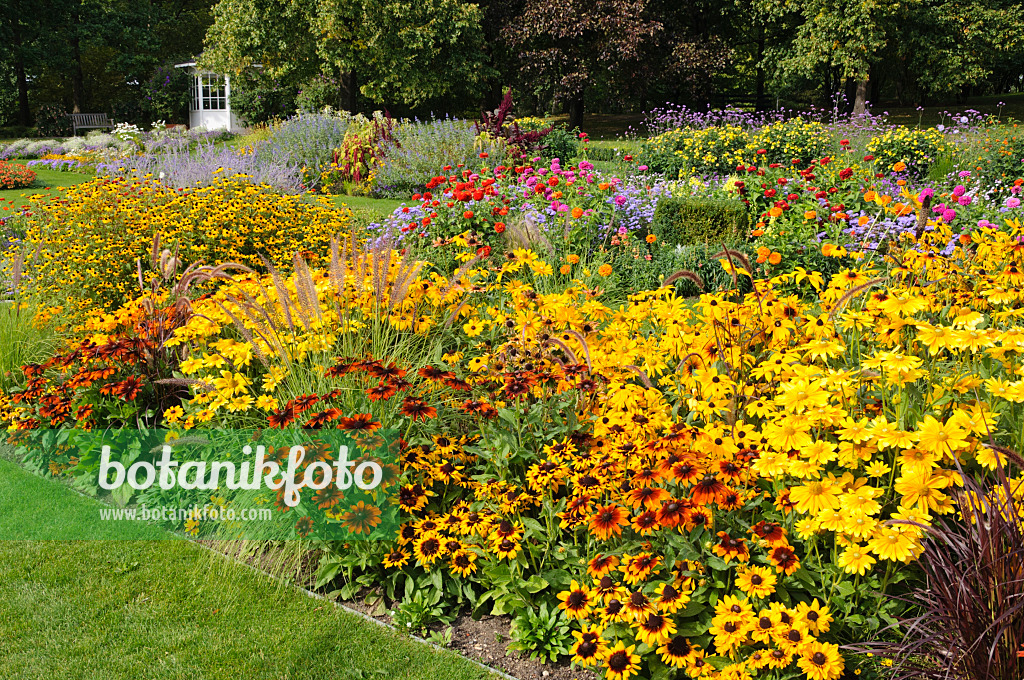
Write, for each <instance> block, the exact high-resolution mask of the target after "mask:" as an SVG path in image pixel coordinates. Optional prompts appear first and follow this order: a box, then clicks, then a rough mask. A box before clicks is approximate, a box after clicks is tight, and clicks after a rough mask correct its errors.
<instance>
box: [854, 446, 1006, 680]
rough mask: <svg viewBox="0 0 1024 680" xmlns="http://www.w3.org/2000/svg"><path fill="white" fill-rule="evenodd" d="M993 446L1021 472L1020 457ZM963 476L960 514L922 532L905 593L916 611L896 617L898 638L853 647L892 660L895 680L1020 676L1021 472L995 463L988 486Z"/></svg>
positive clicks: (984, 679) (983, 679)
mask: <svg viewBox="0 0 1024 680" xmlns="http://www.w3.org/2000/svg"><path fill="white" fill-rule="evenodd" d="M992 448H994V449H996V450H997V451H998V452H999V453H1000V454H1002V455H1003V456H1004V457H1005V459H1006V460H1007V464H1008V465H1010V466H1013V467H1016V468H1017V469H1018V471H1019V470H1021V469H1024V460H1022V459H1021V456H1020V455H1019V454H1017V453H1015V452H1013V451H1010V450H1008V449H1005V448H1003V447H997V446H992ZM961 474H963V472H961ZM963 478H964V488H963V490H962V491H961V492H960V494H959V498H958V505H959V508H960V518H959V519H949V520H946V521H944V522H941V523H936V524H935V526H933V527H930V528H928V531H927V537H926V539H925V541H924V544H923V547H924V552H923V553H922V555H921V557H920V566H921V568H922V569H923V571H924V575H925V578H926V581H925V585H924V586H921V587H919V588H918V589H917V590H916V591H914V592H912V593H911V594H910V595H909V596H908V597H907V598H906V600H907V601H908V602H909V603H911V604H913V605H915V606H916V607H918V611H919V615H917V616H915V617H913V618H907V619H904V620H903V621H901V622H900V625H899V629H900V631H902V632H903V633H904V637H903V639H902V640H901V641H899V642H895V643H888V642H879V643H874V644H870V645H867V646H865V647H861V648H858V649H857V650H856V651H861V652H874V653H876V654H880V655H881V656H883V657H887V658H889V659H891V660H892V661H893V663H894V671H895V672H894V674H893V676H892V677H893V678H894V680H901V679H903V678H935V679H939V678H941V679H943V680H1020V679H1021V678H1024V654H1022V650H1024V476H1021V477H1017V478H1016V479H1013V478H1011V477H1009V476H1008V475H1007V469H1006V468H1005V467H1003V466H1000V467H999V469H998V471H997V475H996V477H995V479H992V480H991V481H989V482H987V483H985V484H982V483H979V482H978V481H977V480H975V479H974V478H972V477H971V476H969V475H967V474H963ZM900 631H897V632H900Z"/></svg>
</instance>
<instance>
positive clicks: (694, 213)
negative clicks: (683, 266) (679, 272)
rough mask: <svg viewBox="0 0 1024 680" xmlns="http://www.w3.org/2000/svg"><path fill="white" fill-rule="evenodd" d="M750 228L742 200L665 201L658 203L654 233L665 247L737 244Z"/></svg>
mask: <svg viewBox="0 0 1024 680" xmlns="http://www.w3.org/2000/svg"><path fill="white" fill-rule="evenodd" d="M749 226H750V215H749V213H748V212H747V207H746V206H745V205H744V204H743V203H740V202H739V201H731V200H726V199H706V198H663V199H661V200H660V201H658V207H657V208H656V209H655V211H654V219H653V221H652V222H651V231H652V232H653V233H654V235H655V236H657V237H658V240H659V241H660V242H661V243H662V244H664V245H684V246H688V245H693V244H696V243H712V244H722V243H737V242H739V241H743V240H745V239H746V234H747V229H748V227H749Z"/></svg>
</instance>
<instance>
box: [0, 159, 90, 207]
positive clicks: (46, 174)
mask: <svg viewBox="0 0 1024 680" xmlns="http://www.w3.org/2000/svg"><path fill="white" fill-rule="evenodd" d="M13 162H15V163H18V162H19V161H13ZM32 169H33V170H35V171H36V181H35V183H34V184H33V185H32V186H31V187H29V188H28V189H4V190H3V191H0V217H6V216H7V215H9V214H11V211H12V210H14V211H18V210H21V208H23V207H24V206H26V205H28V204H29V202H28V197H29V196H34V195H36V194H46V195H51V194H54V193H56V192H55V191H54V189H57V188H59V187H70V186H74V185H75V184H81V183H82V182H86V181H88V180H90V179H92V178H93V177H95V175H89V174H83V173H80V172H57V171H56V170H49V169H47V168H40V167H39V166H38V165H37V166H33V168H32Z"/></svg>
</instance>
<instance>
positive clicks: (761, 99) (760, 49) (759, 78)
mask: <svg viewBox="0 0 1024 680" xmlns="http://www.w3.org/2000/svg"><path fill="white" fill-rule="evenodd" d="M763 59H764V25H761V26H760V27H759V28H758V29H757V71H756V74H755V76H754V77H755V79H756V80H755V85H754V89H755V94H754V97H755V98H754V109H755V110H756V111H764V110H765V109H767V108H768V106H767V102H766V101H765V96H764V67H763V66H762V65H761V62H762V60H763Z"/></svg>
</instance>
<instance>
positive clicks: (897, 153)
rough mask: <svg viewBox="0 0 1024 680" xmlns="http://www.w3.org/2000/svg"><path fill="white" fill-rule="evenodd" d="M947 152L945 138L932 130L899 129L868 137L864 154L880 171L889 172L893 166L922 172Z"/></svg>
mask: <svg viewBox="0 0 1024 680" xmlns="http://www.w3.org/2000/svg"><path fill="white" fill-rule="evenodd" d="M949 148H950V145H949V143H947V141H946V137H945V135H943V134H942V133H941V132H939V131H938V130H936V129H935V128H909V127H903V126H899V127H893V128H889V129H887V130H886V131H885V132H883V133H882V134H881V135H878V136H875V137H872V138H871V141H869V142H868V145H867V152H868V154H869V155H872V156H874V157H875V161H876V163H878V164H879V166H881V167H883V168H890V167H892V166H893V164H895V163H897V162H903V163H906V164H907V165H910V166H916V167H918V168H923V167H927V166H928V164H929V163H931V162H932V161H934V160H935V159H936V158H937V157H938V156H939V154H942V153H945V152H946V151H947V150H948V149H949Z"/></svg>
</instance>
